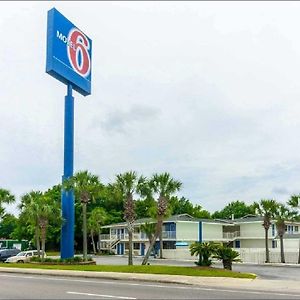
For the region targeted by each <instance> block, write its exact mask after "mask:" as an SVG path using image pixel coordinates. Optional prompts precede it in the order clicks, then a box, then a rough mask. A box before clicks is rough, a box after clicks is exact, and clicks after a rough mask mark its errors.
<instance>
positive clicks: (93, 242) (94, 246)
mask: <svg viewBox="0 0 300 300" xmlns="http://www.w3.org/2000/svg"><path fill="white" fill-rule="evenodd" d="M91 238H92V244H93V252H94V254H96V245H95V241H94V232H93V231H91Z"/></svg>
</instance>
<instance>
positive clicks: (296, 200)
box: [288, 195, 300, 264]
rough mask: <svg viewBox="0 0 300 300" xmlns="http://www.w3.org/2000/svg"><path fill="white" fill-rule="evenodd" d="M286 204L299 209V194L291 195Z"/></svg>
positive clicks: (299, 260) (299, 259) (299, 258)
mask: <svg viewBox="0 0 300 300" xmlns="http://www.w3.org/2000/svg"><path fill="white" fill-rule="evenodd" d="M288 205H289V206H290V207H292V208H295V209H298V212H299V210H300V195H292V196H291V198H290V200H289V201H288ZM298 264H300V241H299V250H298Z"/></svg>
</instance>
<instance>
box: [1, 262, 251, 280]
mask: <svg viewBox="0 0 300 300" xmlns="http://www.w3.org/2000/svg"><path fill="white" fill-rule="evenodd" d="M0 267H9V268H32V269H52V270H58V269H59V270H74V271H94V272H119V273H144V274H167V275H185V276H204V277H231V278H251V279H254V278H256V276H255V275H254V274H249V273H239V272H233V271H227V270H223V269H214V268H203V267H177V266H161V265H155V266H154V265H148V266H141V265H133V266H124V265H122V266H116V265H39V264H4V263H3V264H0Z"/></svg>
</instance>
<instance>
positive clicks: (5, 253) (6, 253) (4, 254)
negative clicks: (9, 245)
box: [0, 248, 21, 262]
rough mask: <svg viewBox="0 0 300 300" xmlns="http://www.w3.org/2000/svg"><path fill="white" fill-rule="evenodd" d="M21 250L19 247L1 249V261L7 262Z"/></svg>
mask: <svg viewBox="0 0 300 300" xmlns="http://www.w3.org/2000/svg"><path fill="white" fill-rule="evenodd" d="M19 252H21V251H20V250H19V249H15V248H14V249H0V262H5V261H6V260H7V259H8V258H9V257H12V256H15V255H17V254H18V253H19Z"/></svg>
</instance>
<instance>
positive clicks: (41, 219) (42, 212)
mask: <svg viewBox="0 0 300 300" xmlns="http://www.w3.org/2000/svg"><path fill="white" fill-rule="evenodd" d="M39 200H40V202H39V203H38V206H39V211H38V224H39V227H40V229H41V241H42V261H44V258H45V251H46V237H47V229H48V226H49V222H51V221H54V222H55V224H57V225H58V224H60V223H61V212H60V208H59V207H58V206H57V205H55V203H54V202H53V201H52V199H51V198H50V197H49V196H47V194H44V195H43V197H41V198H39Z"/></svg>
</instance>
